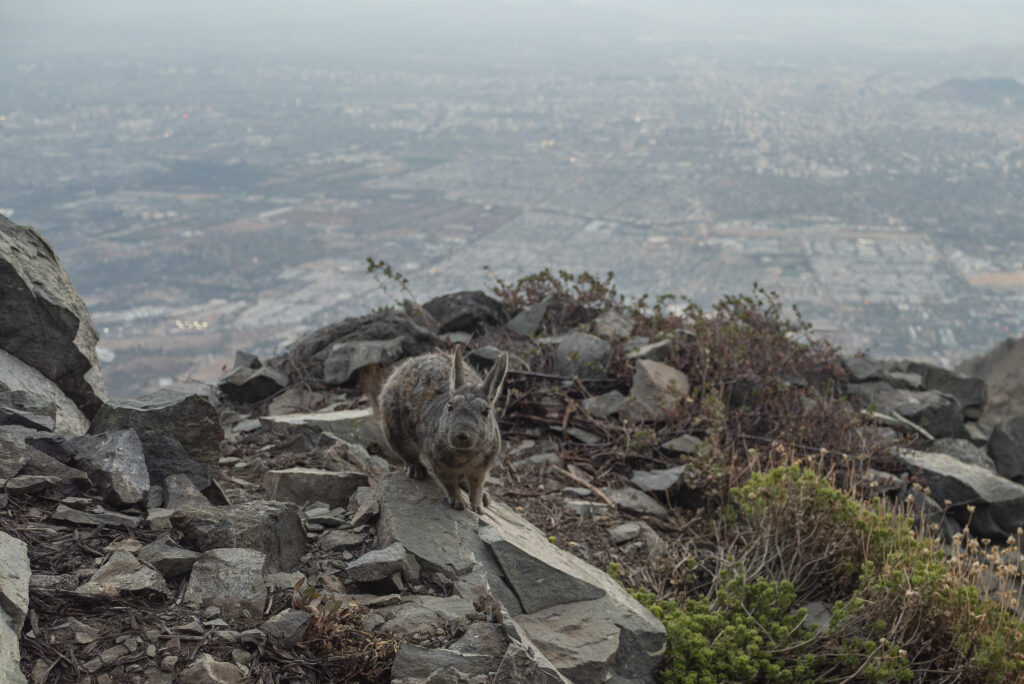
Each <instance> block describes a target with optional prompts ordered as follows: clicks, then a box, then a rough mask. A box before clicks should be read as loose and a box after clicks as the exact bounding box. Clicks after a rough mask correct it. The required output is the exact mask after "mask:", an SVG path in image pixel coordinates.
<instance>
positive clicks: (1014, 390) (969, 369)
mask: <svg viewBox="0 0 1024 684" xmlns="http://www.w3.org/2000/svg"><path fill="white" fill-rule="evenodd" d="M957 370H958V371H959V372H961V373H963V374H965V375H970V376H973V377H976V378H981V379H983V380H984V381H985V384H986V385H987V386H988V395H989V396H988V403H987V404H986V405H985V413H984V414H983V417H984V418H985V420H987V421H988V422H989V423H991V424H993V425H994V424H996V423H1001V422H1003V421H1004V420H1009V419H1010V418H1013V417H1015V416H1022V415H1024V338H1021V339H1016V340H1014V339H1008V340H1006V341H1005V342H1003V343H1002V344H1000V345H999V346H998V347H996V348H995V349H992V350H991V351H989V352H988V353H987V354H982V355H981V356H978V357H975V358H973V359H968V360H967V361H964V362H963V363H961V364H960V365H959V366H957Z"/></svg>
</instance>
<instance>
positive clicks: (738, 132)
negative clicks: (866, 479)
mask: <svg viewBox="0 0 1024 684" xmlns="http://www.w3.org/2000/svg"><path fill="white" fill-rule="evenodd" d="M406 28H408V27H407V26H406ZM563 28H564V27H563ZM0 31H2V29H0ZM630 31H631V33H630V40H629V41H624V42H621V43H614V42H608V40H606V39H605V38H602V36H604V34H603V33H601V30H600V28H593V27H590V28H587V29H586V31H583V30H582V29H581V35H580V36H568V37H567V38H566V41H565V44H561V43H559V41H558V40H557V39H556V37H553V36H556V34H557V32H556V31H555V30H554V29H552V28H551V27H546V28H545V30H544V32H543V38H542V39H541V38H538V41H537V42H536V43H528V44H525V45H523V46H522V50H521V51H520V52H514V51H513V52H509V53H507V54H506V53H501V52H500V51H501V50H502V49H505V48H503V47H501V46H492V47H493V49H489V48H480V55H479V59H474V58H472V56H471V55H470V54H469V53H471V52H472V50H473V48H471V47H467V48H465V49H460V50H452V51H451V52H450V53H447V52H445V51H444V50H443V49H442V48H437V47H436V46H437V45H438V44H440V41H438V42H437V43H435V42H429V43H418V44H416V45H415V46H414V47H412V48H410V49H409V51H408V53H406V54H400V55H399V54H390V55H381V54H380V53H381V52H382V51H383V50H381V51H376V52H375V51H372V50H362V49H361V48H358V47H357V46H348V47H347V48H346V49H343V47H338V46H330V45H327V46H323V45H321V44H319V43H318V44H317V45H315V46H311V47H310V48H309V49H308V50H293V49H292V48H291V47H289V46H290V45H292V44H291V43H281V44H275V43H273V42H272V41H268V42H267V43H266V44H265V45H261V46H260V48H259V49H257V48H254V47H253V45H251V44H242V43H240V42H239V43H235V42H231V41H224V42H223V43H218V44H213V45H211V44H205V43H204V45H205V47H204V48H203V49H193V47H194V43H198V42H199V41H212V40H214V39H213V38H211V37H210V35H209V34H203V35H202V36H195V37H194V41H192V42H188V41H186V42H184V43H182V44H172V42H169V41H162V40H155V41H153V42H152V43H151V44H150V43H146V42H145V41H142V40H140V41H137V42H133V43H132V44H131V47H130V48H129V47H126V45H125V44H121V43H118V42H115V41H104V40H99V39H93V40H85V39H82V40H80V41H77V42H75V41H70V42H69V44H68V45H67V46H65V47H61V48H54V49H49V48H47V49H43V48H41V47H40V48H38V49H31V48H30V47H29V48H26V49H23V50H22V49H18V50H13V51H12V52H11V54H7V55H5V58H4V66H3V68H2V70H0V213H3V214H5V215H7V216H8V217H9V218H11V219H12V220H13V221H15V222H17V223H21V224H30V225H34V226H36V227H37V228H38V229H39V230H40V232H41V233H42V234H43V235H44V236H45V237H46V238H47V239H48V240H49V241H50V242H51V243H52V244H53V246H54V247H55V248H56V250H57V251H58V253H59V254H60V255H61V258H62V260H63V262H64V264H65V266H66V268H67V270H68V272H69V273H70V275H71V277H72V279H73V281H74V283H75V285H76V287H77V288H78V289H79V290H80V291H81V293H82V295H83V297H84V298H85V300H86V303H87V304H88V306H89V309H90V311H91V313H92V317H93V321H94V323H95V325H96V327H97V329H98V330H100V331H101V342H100V343H101V346H102V349H103V361H104V362H105V365H104V369H103V370H104V376H105V378H106V381H107V384H108V386H109V387H110V388H111V390H112V392H113V393H114V394H122V395H131V394H135V393H139V392H141V391H143V390H144V389H148V388H152V387H154V386H155V385H156V384H157V383H158V382H160V381H161V379H166V378H183V377H186V376H189V375H192V376H193V377H201V378H205V379H212V378H214V377H216V376H217V375H218V374H219V372H220V369H221V367H222V366H223V365H225V364H228V363H229V360H230V357H231V355H232V354H233V352H234V350H235V349H236V348H249V349H255V350H257V351H260V352H263V353H268V352H270V351H272V350H274V349H275V348H276V349H280V348H281V347H282V346H283V345H284V344H286V343H287V342H288V341H289V340H292V339H294V338H295V337H296V336H297V335H298V334H300V333H301V332H303V331H307V330H310V329H313V328H315V327H317V326H320V325H323V324H326V323H329V322H332V321H335V320H339V319H340V318H342V317H345V316H348V315H355V314H360V313H365V312H368V311H370V310H371V309H372V308H373V307H376V306H380V305H385V304H388V303H389V302H388V298H387V297H386V295H385V294H384V293H383V292H382V291H381V290H380V288H379V287H378V285H377V283H376V282H375V281H374V279H373V277H372V276H371V275H369V274H367V272H366V258H367V257H369V256H372V257H374V258H375V259H383V260H386V261H388V262H390V263H391V264H392V265H393V266H394V267H395V268H397V269H398V270H400V271H402V272H403V273H404V274H405V275H406V276H407V277H408V278H409V280H410V283H411V287H412V289H413V291H414V292H415V294H416V296H417V297H418V298H419V299H420V300H421V301H426V299H428V298H429V297H431V296H433V295H435V294H439V293H442V292H447V291H452V290H456V289H470V288H474V289H475V288H487V287H488V286H489V285H490V284H491V283H493V278H495V277H500V278H506V279H509V278H517V277H520V276H523V275H527V274H529V273H532V272H535V271H537V270H540V269H542V268H544V267H549V266H550V267H553V268H560V269H568V270H571V271H582V270H589V271H592V272H597V273H604V272H607V271H614V273H615V279H616V282H617V284H618V286H619V288H620V289H621V290H623V291H625V292H627V293H630V294H641V293H644V292H648V293H652V294H659V293H676V294H681V295H685V296H687V297H690V298H692V299H693V300H695V301H697V302H699V303H701V304H708V303H711V302H713V301H714V300H715V299H716V298H718V297H719V296H721V295H722V294H727V293H739V292H745V291H749V289H750V287H751V284H752V283H753V282H754V281H757V282H758V283H760V284H762V285H764V286H766V287H768V288H770V289H775V290H777V291H779V292H780V293H781V294H782V296H783V298H784V300H785V301H786V302H787V303H792V304H795V305H797V306H798V307H799V309H800V311H801V312H802V313H803V315H804V317H805V318H806V319H808V320H809V321H811V322H812V323H813V325H814V327H815V329H816V330H817V331H818V332H819V334H821V335H823V336H826V337H828V338H830V339H833V340H835V341H837V342H839V343H840V344H842V345H843V346H844V348H846V349H848V350H850V351H854V350H858V349H868V350H870V351H871V352H872V353H873V354H875V355H878V356H908V357H917V358H921V359H929V360H933V361H939V362H941V363H944V364H947V365H952V364H954V363H956V362H957V361H959V360H962V359H964V358H967V357H969V356H972V355H976V354H979V353H982V352H984V351H986V350H987V349H988V348H990V347H991V346H993V345H995V344H997V343H998V342H1000V341H1001V340H1002V339H1004V338H1006V337H1010V336H1020V335H1022V334H1024V86H1021V83H1022V82H1024V49H1021V48H1019V47H1017V48H1001V47H959V46H958V47H956V48H949V47H945V46H942V45H937V44H933V45H915V46H912V47H900V46H895V45H893V44H891V43H887V44H878V45H875V46H871V45H868V46H855V45H852V44H847V43H836V44H831V45H830V44H828V43H826V42H822V43H816V44H815V45H813V46H809V47H806V48H797V47H795V46H792V45H786V44H785V43H783V42H781V41H776V42H772V41H759V40H753V39H740V38H736V39H733V40H730V41H728V42H712V41H708V40H700V39H698V38H693V37H690V38H683V37H671V36H669V37H665V36H662V35H659V34H657V33H656V32H654V31H653V30H650V29H649V27H648V26H647V25H644V24H643V23H642V22H640V23H639V24H638V26H636V27H633V28H631V29H630ZM594 36H596V37H594ZM482 40H483V39H482ZM28 42H30V41H28V40H27V39H26V43H28ZM328 42H329V41H328ZM510 42H514V41H510ZM553 44H558V49H555V48H551V47H550V46H551V45H553ZM334 48H337V49H336V50H335V49H334ZM435 48H436V49H435ZM509 49H510V50H511V48H509ZM396 294H400V293H397V292H396Z"/></svg>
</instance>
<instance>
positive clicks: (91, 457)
mask: <svg viewBox="0 0 1024 684" xmlns="http://www.w3.org/2000/svg"><path fill="white" fill-rule="evenodd" d="M70 445H71V448H72V449H73V450H74V452H75V461H74V463H75V465H76V466H78V467H79V468H81V469H82V470H83V471H85V473H86V474H87V475H88V476H89V479H90V480H91V481H92V483H93V485H95V487H96V489H97V490H99V492H100V494H102V495H103V499H104V501H106V502H107V503H109V504H111V505H113V506H131V505H132V504H137V503H139V502H140V501H143V500H144V499H145V498H146V493H147V492H148V491H149V471H148V470H147V469H146V456H145V454H144V453H143V450H142V440H140V439H139V436H138V434H136V432H135V430H118V431H116V432H109V433H106V434H102V435H86V436H84V437H78V438H76V439H73V440H71V442H70Z"/></svg>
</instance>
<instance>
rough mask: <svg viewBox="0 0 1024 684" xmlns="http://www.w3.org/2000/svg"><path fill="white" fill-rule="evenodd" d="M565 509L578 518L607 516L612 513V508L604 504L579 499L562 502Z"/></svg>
mask: <svg viewBox="0 0 1024 684" xmlns="http://www.w3.org/2000/svg"><path fill="white" fill-rule="evenodd" d="M564 505H565V507H566V509H568V510H570V511H572V512H573V513H575V514H576V515H578V516H580V517H595V516H599V515H608V514H609V513H611V512H612V507H611V506H609V505H608V504H606V503H600V502H598V501H583V500H581V499H569V500H567V501H565V502H564Z"/></svg>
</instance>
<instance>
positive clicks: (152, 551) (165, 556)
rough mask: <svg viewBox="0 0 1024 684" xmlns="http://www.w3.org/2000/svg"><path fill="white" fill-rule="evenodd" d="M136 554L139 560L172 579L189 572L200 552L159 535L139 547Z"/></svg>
mask: <svg viewBox="0 0 1024 684" xmlns="http://www.w3.org/2000/svg"><path fill="white" fill-rule="evenodd" d="M136 555H137V557H138V559H139V560H140V561H143V562H144V563H149V564H150V565H152V566H153V567H154V568H156V569H157V571H158V572H159V573H160V574H161V575H163V576H164V577H165V578H167V579H174V578H175V577H181V576H182V575H187V574H188V573H189V572H191V571H192V566H193V565H195V563H196V561H197V560H198V559H199V557H200V555H202V554H199V553H197V552H195V551H190V550H189V549H183V548H182V547H180V546H178V545H177V544H175V543H174V542H172V541H171V540H170V538H169V537H160V538H159V539H157V540H156V541H154V542H150V543H149V544H147V545H146V546H144V547H142V548H141V549H139V552H138V553H137V554H136Z"/></svg>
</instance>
